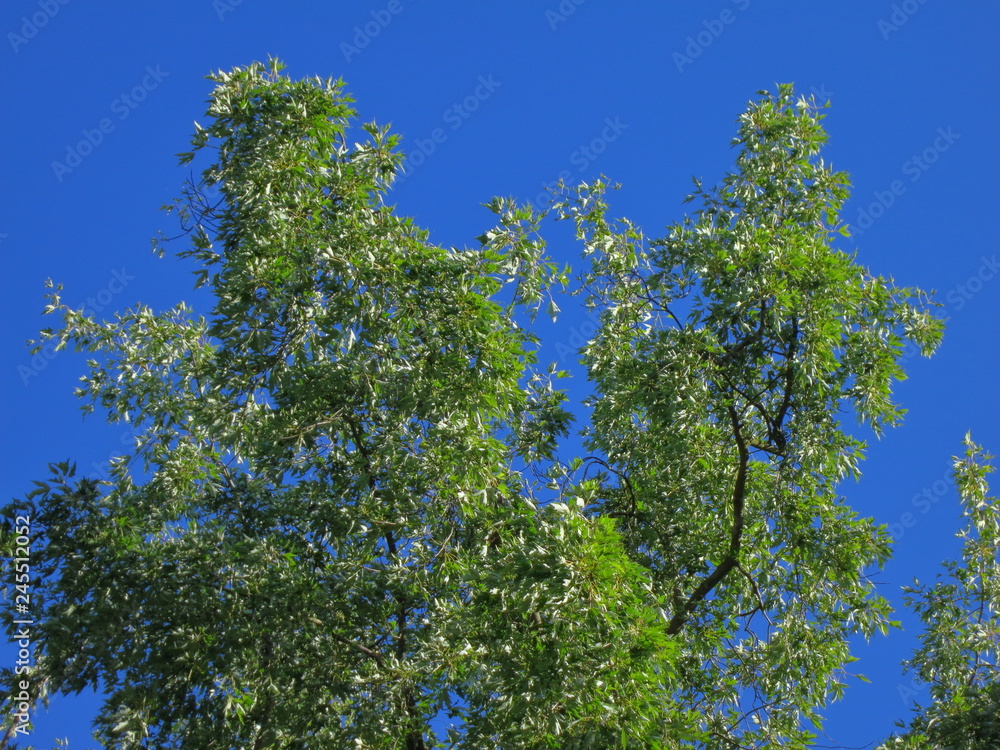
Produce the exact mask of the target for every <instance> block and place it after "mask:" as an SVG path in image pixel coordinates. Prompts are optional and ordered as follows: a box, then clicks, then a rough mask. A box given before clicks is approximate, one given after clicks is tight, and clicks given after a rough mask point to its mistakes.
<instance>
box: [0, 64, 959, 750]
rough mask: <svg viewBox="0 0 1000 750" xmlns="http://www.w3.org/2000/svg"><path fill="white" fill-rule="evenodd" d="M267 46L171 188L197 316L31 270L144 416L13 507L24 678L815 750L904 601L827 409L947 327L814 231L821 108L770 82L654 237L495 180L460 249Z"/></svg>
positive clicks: (602, 209) (325, 98)
mask: <svg viewBox="0 0 1000 750" xmlns="http://www.w3.org/2000/svg"><path fill="white" fill-rule="evenodd" d="M280 71H281V65H280V64H279V63H278V62H277V61H273V60H272V61H271V62H270V63H268V64H253V65H251V66H248V67H246V68H237V69H234V70H233V71H231V72H228V73H224V72H220V73H217V74H215V75H214V76H212V77H211V78H212V80H214V81H215V83H216V88H215V91H214V93H213V95H212V98H211V100H210V106H209V109H208V117H209V118H210V122H209V123H208V125H207V126H206V127H201V126H198V128H197V132H196V134H195V136H194V139H193V148H192V151H190V152H188V153H185V154H182V155H181V161H182V163H188V162H191V161H193V160H194V159H195V158H205V157H209V156H210V158H211V159H213V160H214V161H212V163H211V164H209V165H208V166H207V167H206V168H205V169H204V171H203V173H202V176H201V178H200V180H198V181H196V182H192V183H191V184H190V185H189V186H188V187H187V188H186V189H185V191H184V193H183V195H182V198H181V199H180V200H179V201H178V202H177V203H175V204H174V205H173V206H172V207H171V208H172V210H174V211H176V212H177V214H178V215H179V217H180V220H181V223H182V226H183V227H184V228H185V230H186V234H187V236H189V237H190V242H191V247H190V248H189V249H187V250H184V251H182V252H181V253H180V254H181V255H182V256H184V257H187V258H190V259H192V260H194V261H196V262H197V264H198V267H197V268H196V274H197V282H198V284H207V285H208V286H209V287H210V289H211V291H212V293H213V295H214V299H215V306H214V309H213V310H212V312H211V315H210V316H209V317H208V318H203V317H196V316H194V313H193V311H192V310H190V309H189V308H187V307H186V306H184V305H180V306H178V307H176V308H175V309H173V310H170V311H168V312H166V313H162V314H157V313H154V312H153V311H151V310H150V309H148V308H145V307H139V308H137V309H134V310H130V311H127V312H125V313H123V314H121V315H119V316H117V317H116V319H115V320H113V321H110V322H98V321H96V320H94V319H92V318H89V317H87V316H86V315H84V314H83V312H82V311H74V310H72V309H70V308H68V307H66V306H65V305H64V304H63V303H62V302H61V300H60V299H59V295H58V291H59V290H58V288H56V290H55V292H54V293H53V295H52V301H51V304H50V305H49V307H48V308H47V309H48V311H49V312H51V313H55V314H59V315H61V316H62V323H61V325H60V326H59V327H58V328H56V329H48V330H46V331H44V332H43V340H45V341H47V340H54V341H55V342H56V344H57V346H58V347H60V348H61V347H66V346H74V347H76V348H78V349H82V350H85V351H88V352H91V353H92V355H93V359H91V361H90V372H89V374H88V375H87V376H86V377H85V378H84V381H83V385H82V387H81V388H80V389H79V395H80V396H81V397H83V398H84V399H86V400H87V407H86V408H88V409H90V410H93V409H94V408H96V407H100V408H102V409H105V410H107V416H108V419H110V420H112V421H126V422H130V423H131V424H132V425H134V430H135V435H136V446H135V449H134V450H133V451H131V452H130V453H129V454H128V455H125V456H122V457H121V458H119V459H116V460H115V461H113V462H112V465H111V467H110V470H109V475H108V477H107V478H106V479H98V478H93V477H90V478H88V477H77V476H76V475H75V470H74V467H73V465H72V464H71V463H70V462H63V463H59V464H54V465H53V466H52V476H51V477H50V478H49V479H47V480H46V481H45V482H40V483H38V488H37V489H36V490H35V491H33V492H32V493H31V494H30V495H29V496H28V498H26V499H25V500H23V501H20V502H17V503H12V504H10V505H8V506H7V508H6V509H5V510H4V515H5V516H6V517H7V518H12V517H13V515H14V514H15V512H17V511H21V512H25V510H26V511H27V512H29V513H30V514H31V517H32V522H33V525H34V529H35V533H36V534H37V538H38V542H39V544H40V546H39V547H38V548H36V549H33V553H32V555H33V566H34V568H35V570H36V573H37V578H36V579H35V580H34V582H33V586H34V591H35V592H36V595H35V598H34V599H33V600H32V610H31V612H32V616H33V617H34V619H35V620H36V621H37V623H38V624H37V626H36V632H35V638H36V640H35V644H36V655H37V661H38V664H37V668H36V670H35V671H34V672H33V674H32V682H31V691H32V693H31V694H32V697H33V698H34V699H39V700H44V699H45V698H46V697H47V696H48V695H51V694H53V693H66V692H71V691H78V690H82V689H84V688H85V687H96V688H98V689H100V690H101V691H103V692H104V693H105V695H106V696H107V699H106V702H105V705H104V708H103V709H102V711H101V714H100V716H99V717H98V719H97V733H98V737H99V739H100V740H101V742H102V743H104V744H105V745H106V746H108V747H117V748H133V747H134V748H138V747H184V748H199V749H202V748H220V749H221V748H232V747H247V748H264V747H268V748H306V747H308V748H315V747H336V748H341V747H360V748H378V749H385V750H389V749H393V750H402V749H404V748H405V750H418V749H422V748H432V747H453V748H477V749H479V748H490V747H500V748H504V749H505V750H512V749H514V748H543V747H559V748H595V749H596V748H611V747H623V748H624V747H629V748H664V749H666V748H680V747H711V748H715V747H719V748H742V747H774V746H782V747H792V748H794V747H806V746H807V744H808V742H809V741H810V739H811V738H812V737H813V736H814V734H813V732H812V730H811V729H810V722H815V723H817V724H818V723H819V721H820V715H819V710H820V708H821V707H822V706H823V705H825V703H826V702H827V701H828V700H829V699H831V698H833V697H836V696H838V695H839V694H840V693H841V691H842V689H843V687H844V682H843V680H844V677H845V675H846V671H845V667H846V665H847V664H848V663H849V662H850V661H851V656H850V654H849V651H848V647H847V639H848V638H849V637H850V636H852V635H853V634H855V633H859V632H860V633H864V634H865V635H871V634H873V633H876V632H880V631H884V630H885V629H886V628H887V627H888V625H889V623H890V620H889V613H890V608H889V605H888V603H887V602H886V601H885V600H884V599H882V598H881V597H879V596H878V595H877V594H876V593H875V592H874V589H873V586H872V584H871V583H870V581H869V578H868V573H869V572H870V570H871V569H872V568H873V566H878V565H879V564H881V563H883V562H884V561H885V560H886V559H887V557H888V555H889V538H888V535H887V534H886V532H885V529H884V528H882V527H880V526H878V525H877V524H875V523H874V522H873V521H872V520H871V519H867V518H861V517H859V516H858V515H857V514H856V513H855V512H854V511H852V510H851V509H850V508H849V507H848V506H847V505H846V504H845V503H844V501H843V498H841V497H840V496H839V495H838V494H837V484H838V482H839V481H841V480H842V479H843V478H845V477H848V476H852V475H855V474H857V471H858V468H857V467H858V462H859V460H860V459H861V457H862V454H863V450H864V444H863V443H862V442H861V441H859V440H857V439H855V438H853V437H851V436H850V435H849V434H848V433H847V432H846V431H845V428H844V426H843V425H842V424H841V421H840V418H839V415H840V412H841V410H842V409H843V408H852V409H853V411H854V412H855V414H856V416H857V417H858V419H859V420H860V421H861V422H862V423H863V424H866V425H868V426H870V427H872V428H874V429H875V430H876V431H880V430H881V429H882V428H883V427H885V426H889V425H893V424H895V423H896V422H897V421H898V420H899V418H900V417H901V414H902V410H901V409H900V408H899V407H897V406H896V405H895V404H894V403H893V402H892V400H891V385H892V381H893V380H894V379H898V378H900V377H902V376H903V372H902V369H901V366H900V360H901V356H902V352H903V348H904V345H905V344H906V343H907V342H912V343H914V344H916V345H917V346H918V347H919V348H920V349H921V350H922V351H923V352H924V353H925V354H930V353H931V352H932V351H933V349H934V347H935V346H936V344H937V342H938V341H939V339H940V335H941V326H940V323H939V322H938V321H937V320H936V319H935V318H934V317H933V316H931V315H930V313H929V310H928V305H929V300H928V299H927V298H926V297H925V296H924V295H923V294H922V293H921V292H920V291H919V290H914V289H901V288H897V287H895V286H894V285H893V283H892V281H891V280H889V279H885V278H880V277H874V276H872V275H870V274H869V273H868V272H867V271H865V270H864V269H863V268H861V267H859V266H858V265H856V264H855V262H854V259H853V258H852V257H850V256H849V255H847V254H845V253H843V252H841V251H838V250H836V249H834V248H833V246H832V241H833V238H834V237H835V236H836V235H837V233H838V232H839V233H843V234H846V233H847V229H846V227H844V226H843V225H841V224H840V222H839V218H838V212H839V209H840V207H841V205H842V204H843V202H844V200H845V199H846V196H847V179H846V176H845V175H844V174H843V173H839V172H834V171H832V170H831V169H830V168H829V167H828V166H827V165H825V164H824V163H823V162H822V160H820V159H819V158H818V153H819V151H820V148H821V146H822V144H823V142H824V140H825V134H824V132H823V129H822V127H821V124H820V121H821V119H822V114H821V112H820V110H818V109H817V108H816V107H815V105H814V104H813V103H812V102H810V101H807V100H805V99H796V98H795V95H794V93H793V91H792V89H791V87H790V86H781V87H780V88H779V89H778V91H777V92H776V93H775V94H769V93H767V92H761V93H760V98H759V99H758V100H756V101H754V102H751V103H750V105H749V108H748V110H747V112H746V113H745V114H744V115H742V116H741V118H740V121H739V133H738V136H737V138H736V139H735V141H734V145H737V146H739V148H740V151H739V154H738V156H737V159H736V171H735V172H734V173H733V174H730V175H728V176H727V177H726V178H725V179H724V180H723V181H722V183H721V184H720V185H719V186H717V187H715V188H711V189H704V188H703V187H702V186H701V185H697V186H696V191H695V194H694V196H692V198H694V197H697V198H700V199H701V200H702V207H701V208H700V209H699V210H698V211H697V213H696V214H695V215H694V216H693V217H690V218H687V219H685V220H684V221H683V222H681V223H679V224H676V225H674V226H673V227H671V229H670V231H669V233H668V235H667V236H666V237H665V238H664V239H661V240H652V241H648V242H647V241H646V239H645V238H644V236H643V234H642V232H641V230H640V229H639V228H638V227H636V226H635V225H634V224H632V223H631V222H629V221H627V220H620V221H615V222H612V221H609V220H607V218H606V212H607V205H606V203H605V200H604V195H605V191H606V188H607V185H606V184H605V183H604V182H603V181H598V182H595V183H593V184H583V185H580V186H578V187H569V186H563V187H562V188H561V189H560V190H559V191H558V194H557V196H556V200H555V201H554V203H553V205H552V206H551V207H550V208H549V209H548V210H547V211H545V212H541V213H539V212H536V211H535V210H533V209H532V208H530V207H525V206H519V205H517V204H515V203H514V202H513V201H511V200H507V199H494V200H493V201H492V202H490V204H489V207H490V208H491V209H492V210H493V211H494V212H495V214H496V216H497V224H496V226H495V227H494V228H492V229H491V230H489V231H487V232H486V233H485V234H484V235H483V236H482V237H480V238H479V240H480V247H478V248H477V249H472V250H458V249H447V248H441V247H437V246H435V245H433V244H431V243H430V242H429V241H428V234H427V233H426V232H425V231H423V230H421V229H419V228H417V227H415V226H414V225H413V224H412V222H411V221H409V220H408V219H405V218H401V217H399V216H397V214H396V213H395V211H394V209H393V208H392V207H391V206H389V205H387V204H386V203H385V194H386V192H387V191H388V189H389V188H390V186H391V183H392V178H393V175H394V174H395V172H396V170H397V169H398V168H399V166H400V163H401V161H400V156H399V155H398V153H396V152H394V151H393V148H394V146H395V145H396V143H397V139H396V138H395V137H394V136H391V135H389V133H388V130H387V129H386V128H382V127H379V126H377V125H375V124H374V123H371V124H367V125H364V126H363V130H364V132H365V133H366V134H367V138H368V140H367V142H365V143H363V144H355V145H353V146H352V145H350V144H351V143H353V138H354V136H353V134H352V133H353V131H351V130H350V128H351V127H352V118H353V117H354V112H353V110H352V109H351V108H350V106H349V105H350V101H351V100H350V99H349V98H348V97H347V96H346V95H345V94H344V93H343V89H342V84H341V82H339V81H338V82H335V81H331V80H318V79H317V80H305V81H293V80H291V79H289V78H287V77H285V76H283V75H282V74H281V72H280ZM548 214H551V215H552V216H553V217H555V218H557V219H569V220H571V221H573V222H574V223H575V227H576V232H577V236H578V237H579V239H580V241H581V243H582V245H583V249H584V254H585V256H586V257H587V258H588V259H589V263H590V267H589V269H588V270H587V271H585V272H584V273H583V274H582V275H581V277H580V280H579V281H580V283H579V286H578V287H577V288H576V289H575V291H576V292H578V293H581V294H584V295H585V298H586V304H587V305H589V306H590V307H591V308H593V309H594V310H596V311H598V312H599V315H600V320H601V324H600V327H599V330H598V331H597V333H596V334H595V335H594V337H593V339H592V340H591V341H590V342H588V343H587V344H586V345H585V346H584V347H583V349H582V351H581V356H582V361H583V363H584V364H585V366H586V367H587V370H588V374H589V377H590V378H591V380H592V381H593V385H594V395H593V397H592V399H591V406H592V407H593V418H592V421H591V424H590V425H589V426H587V427H586V429H585V430H584V435H585V440H586V448H587V450H588V451H589V453H590V455H588V456H586V457H580V458H574V459H572V460H569V461H564V460H563V459H562V457H561V455H560V453H559V442H560V440H561V439H563V438H565V437H566V436H567V435H568V434H569V430H570V426H571V423H572V421H573V416H572V415H571V414H570V413H569V412H568V411H567V410H566V409H565V406H564V404H565V401H566V396H565V394H564V393H563V391H561V390H560V389H559V388H558V381H559V379H560V377H562V375H563V374H564V373H561V372H558V371H556V370H555V369H553V368H548V369H545V368H544V367H538V366H537V359H538V357H537V353H536V352H537V348H538V346H539V343H540V342H539V341H538V339H537V337H536V336H534V335H533V334H532V333H530V331H529V327H530V322H531V321H532V320H533V317H534V315H535V313H536V312H537V311H538V310H539V309H540V307H541V306H542V305H543V304H545V302H546V300H549V311H550V312H551V313H552V314H553V315H554V314H555V312H556V311H557V309H558V308H557V305H556V302H555V299H554V295H555V294H556V293H557V288H558V286H559V285H564V286H565V285H567V284H570V283H572V282H571V280H570V277H569V275H568V271H567V269H562V268H560V266H559V265H558V264H556V263H554V262H553V261H552V260H551V259H550V258H549V257H548V256H547V255H546V250H545V243H544V240H543V239H542V237H541V235H540V232H541V227H542V224H543V221H544V219H545V218H546V215H548ZM8 537H9V535H8ZM7 625H8V628H12V627H13V625H12V624H11V622H10V618H9V617H8V622H7ZM4 677H5V685H6V686H7V688H8V689H9V688H11V687H13V685H14V683H13V680H14V675H12V674H11V673H10V672H9V671H8V673H6V674H5V676H4ZM442 716H446V717H450V719H451V721H452V727H451V728H450V729H449V730H447V737H445V736H442V735H441V732H435V730H434V728H433V726H432V720H434V719H435V717H438V718H441V717H442Z"/></svg>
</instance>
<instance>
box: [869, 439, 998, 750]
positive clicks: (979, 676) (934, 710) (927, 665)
mask: <svg viewBox="0 0 1000 750" xmlns="http://www.w3.org/2000/svg"><path fill="white" fill-rule="evenodd" d="M965 445H966V452H965V457H964V458H957V457H956V458H955V459H954V460H955V472H954V477H955V484H956V486H957V487H958V491H959V498H960V499H961V501H962V511H963V516H964V517H965V518H966V519H967V521H968V523H967V525H966V526H965V528H963V529H962V531H961V532H959V536H961V537H962V539H963V542H964V543H963V545H962V560H961V562H955V561H951V562H947V563H945V566H944V567H945V569H946V570H947V575H943V576H942V575H940V574H939V575H938V581H937V582H936V583H935V584H934V585H933V586H922V585H920V584H919V582H916V581H914V585H913V586H912V587H907V588H906V591H907V605H908V606H909V607H910V608H911V609H913V611H914V612H916V613H917V614H918V615H920V619H921V620H923V622H924V623H926V630H925V631H924V633H923V635H922V636H921V638H920V643H921V645H920V648H918V649H917V650H916V652H914V654H913V658H912V659H911V660H909V661H908V662H906V667H907V669H908V670H910V671H913V672H915V673H916V675H917V676H918V677H919V678H920V680H921V681H922V682H926V683H929V684H930V686H931V699H932V702H931V704H930V705H929V706H927V707H921V706H919V705H918V706H917V707H916V708H915V709H914V710H915V712H916V716H915V717H914V718H913V720H912V722H911V723H910V726H909V729H908V731H906V732H904V733H903V734H902V735H900V736H898V737H896V736H894V737H892V738H890V739H889V740H888V741H887V742H886V743H885V744H884V745H882V748H884V750H890V749H893V750H895V749H897V748H898V749H900V750H902V749H903V748H921V749H923V748H953V749H954V750H989V749H990V748H995V747H1000V506H998V505H997V502H996V498H994V497H987V494H986V493H987V492H988V491H989V490H988V487H987V484H986V476H987V475H988V474H989V473H990V472H991V471H993V466H992V465H991V464H990V463H989V461H990V459H991V458H992V456H990V455H988V454H986V452H985V451H984V450H983V448H982V446H979V445H976V444H975V443H974V442H973V441H972V438H971V437H969V436H968V435H967V436H966V438H965ZM900 726H903V724H902V723H901V722H900Z"/></svg>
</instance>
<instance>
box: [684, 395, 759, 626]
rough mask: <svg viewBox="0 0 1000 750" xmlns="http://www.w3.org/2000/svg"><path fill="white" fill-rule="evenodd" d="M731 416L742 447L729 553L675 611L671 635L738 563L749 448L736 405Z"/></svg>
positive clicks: (737, 441) (734, 496)
mask: <svg viewBox="0 0 1000 750" xmlns="http://www.w3.org/2000/svg"><path fill="white" fill-rule="evenodd" d="M728 409H729V419H730V421H731V422H732V425H733V436H734V437H735V438H736V447H737V449H738V450H739V461H740V463H739V468H738V469H737V470H736V482H735V484H734V485H733V498H732V505H733V527H732V529H731V530H730V533H729V549H728V550H727V552H726V557H725V558H724V559H723V560H722V562H721V563H719V565H718V567H716V569H715V570H713V571H712V572H711V573H710V574H709V575H708V577H707V578H705V580H703V581H702V582H701V584H700V585H699V586H698V588H696V589H695V590H694V592H693V593H692V594H691V595H690V596H689V597H688V600H687V602H685V604H684V606H683V608H682V609H681V610H680V611H679V612H677V613H676V614H674V616H673V619H671V620H670V624H669V625H668V626H667V633H668V634H669V635H676V634H677V633H679V632H680V631H681V629H682V628H683V627H684V625H685V623H686V622H687V621H688V618H689V617H690V616H691V613H692V612H693V611H694V609H695V607H697V606H698V602H700V601H701V600H703V599H704V598H705V597H706V596H708V594H709V593H710V592H711V591H712V589H714V588H715V587H716V586H718V585H719V583H720V582H721V581H722V579H723V578H725V577H726V575H727V574H728V573H729V571H731V570H732V569H733V568H735V567H736V566H737V565H738V564H739V554H740V545H741V542H742V540H743V505H744V500H745V498H746V486H747V469H748V467H749V465H750V451H749V450H748V449H747V444H746V441H745V440H744V439H743V431H742V428H741V426H740V419H739V415H738V414H737V413H736V408H735V407H734V406H733V405H732V404H729V406H728Z"/></svg>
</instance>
